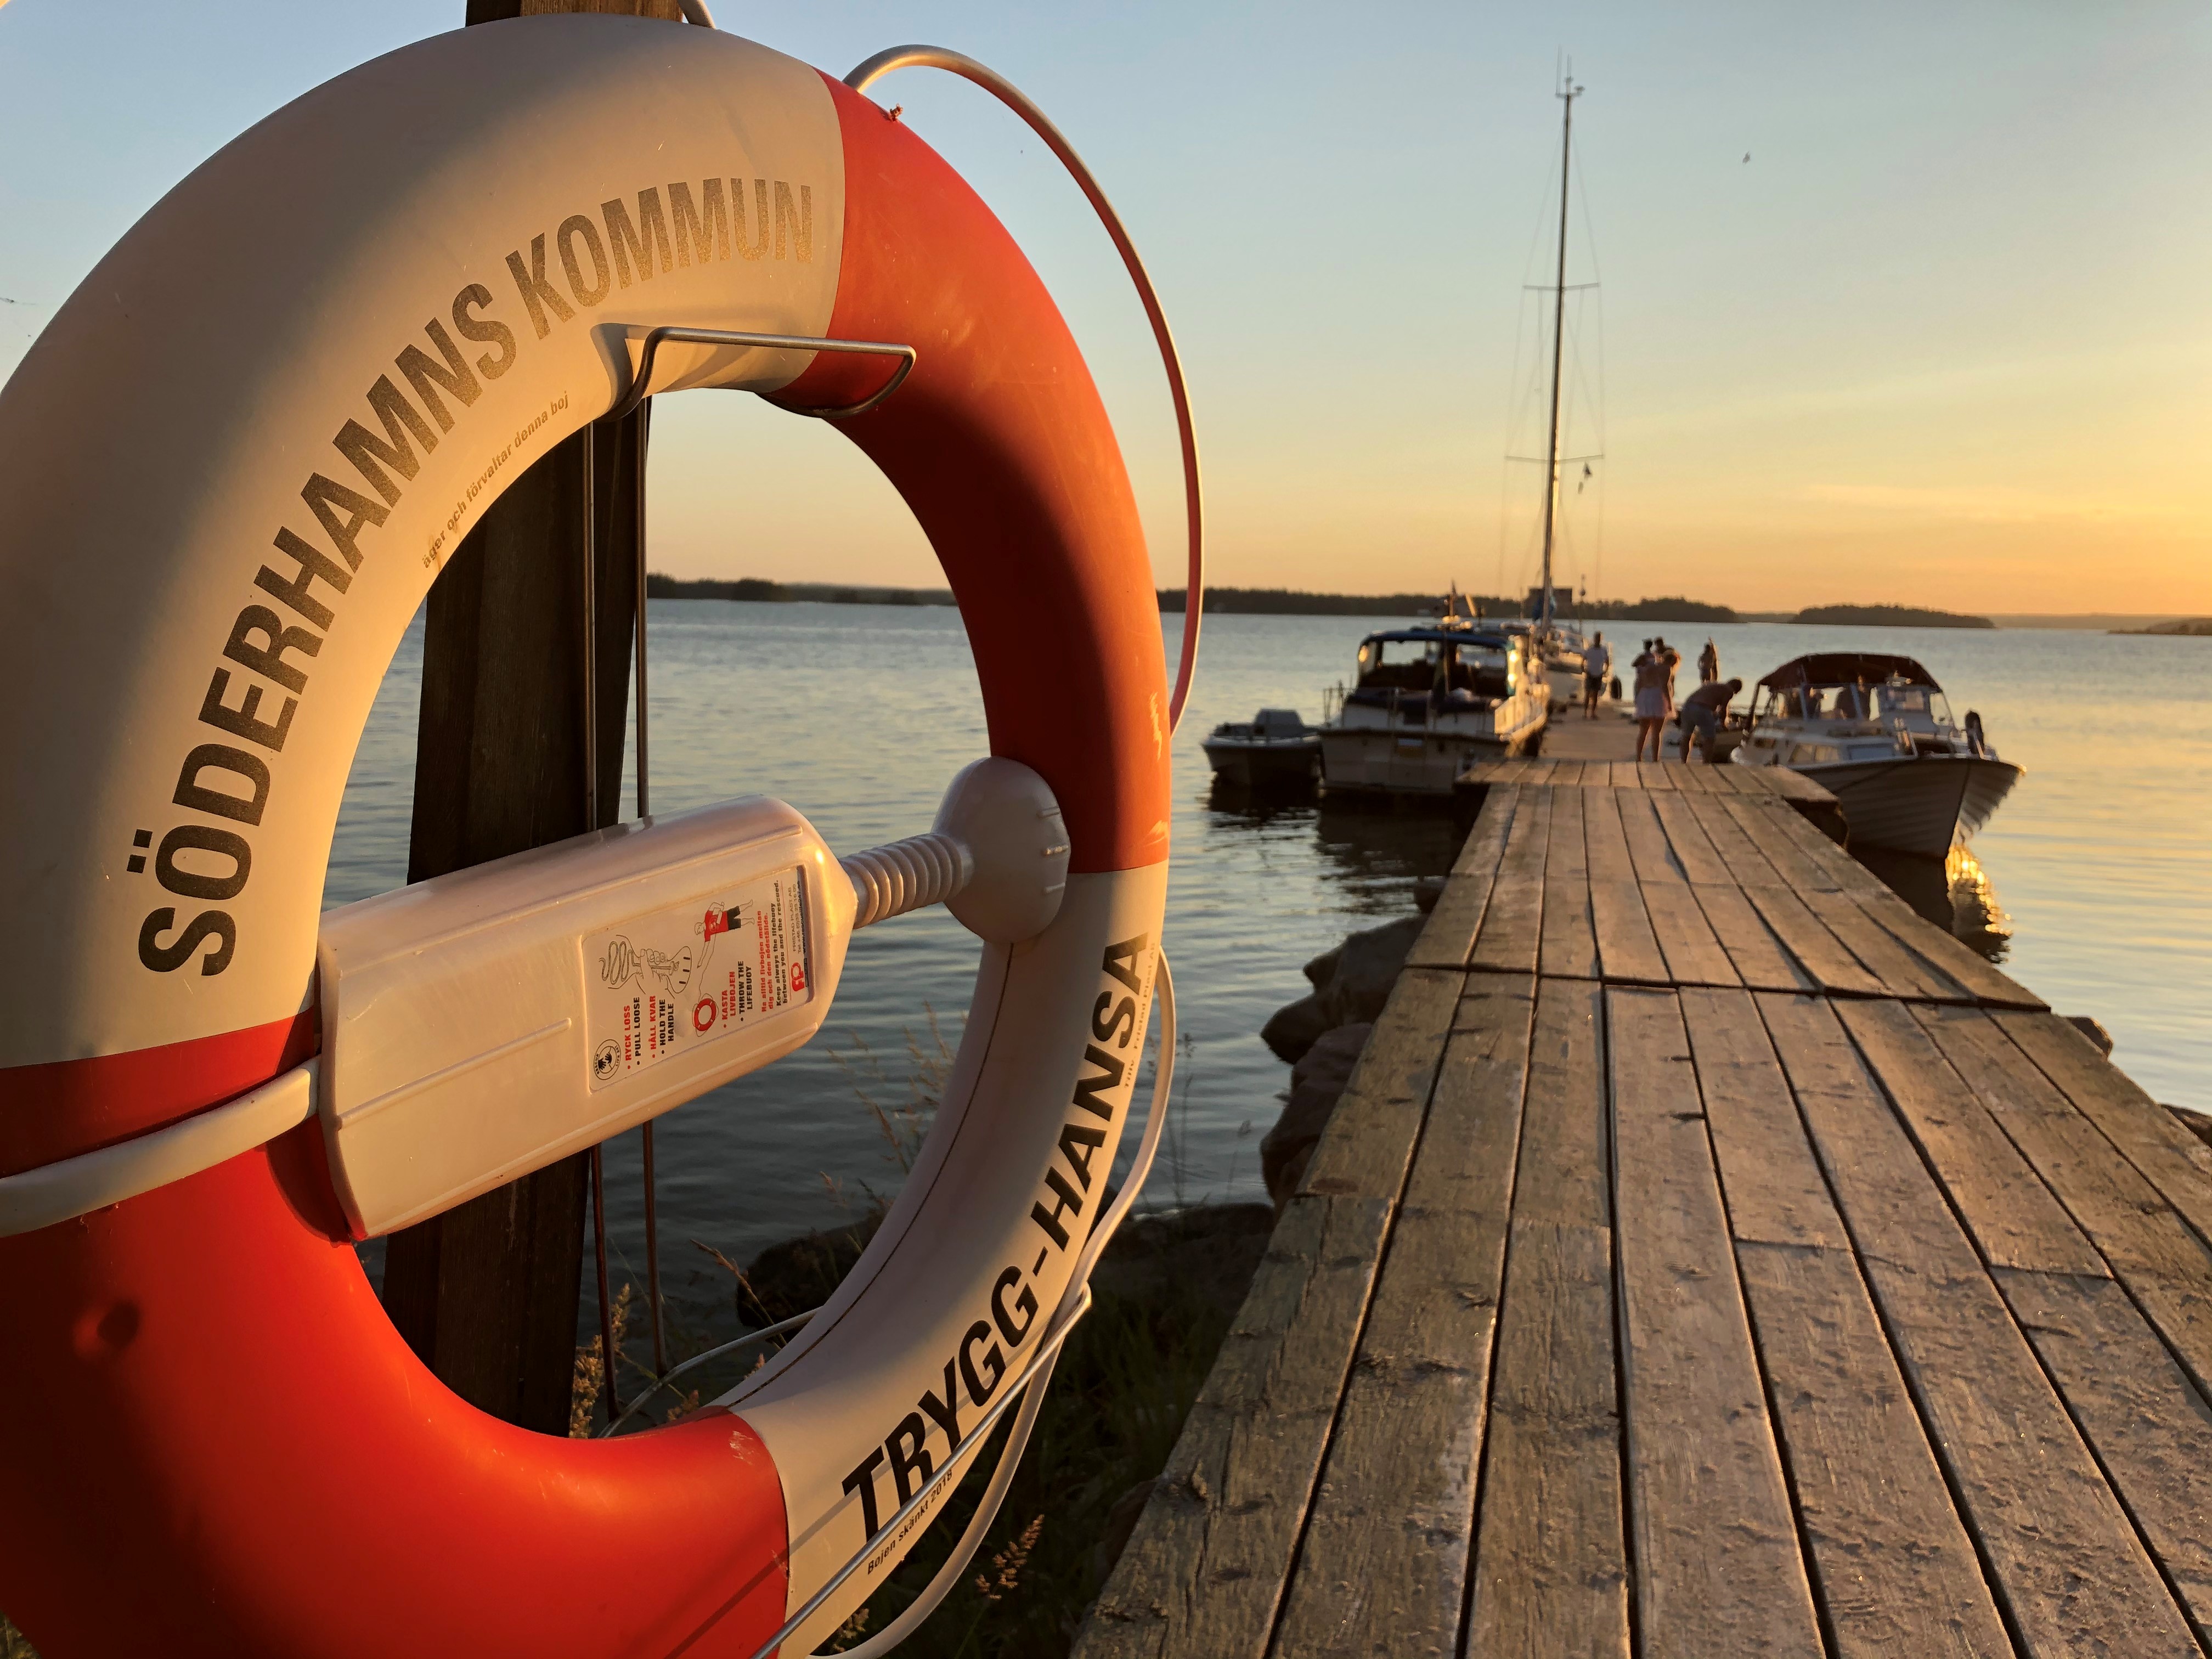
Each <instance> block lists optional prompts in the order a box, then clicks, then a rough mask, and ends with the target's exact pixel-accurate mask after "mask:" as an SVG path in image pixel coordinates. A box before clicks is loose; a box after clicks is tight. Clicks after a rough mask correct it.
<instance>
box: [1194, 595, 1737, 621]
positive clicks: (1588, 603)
mask: <svg viewBox="0 0 2212 1659" xmlns="http://www.w3.org/2000/svg"><path fill="white" fill-rule="evenodd" d="M1188 602H1189V600H1188V593H1187V592H1186V591H1185V590H1184V589H1182V588H1180V587H1164V588H1162V589H1161V590H1160V609H1161V610H1163V611H1181V610H1182V609H1183V608H1184V606H1185V605H1187V604H1188ZM1437 603H1438V596H1437V594H1435V593H1309V592H1303V591H1301V590H1299V589H1296V588H1288V587H1209V588H1207V589H1206V614H1207V615H1208V616H1224V617H1236V616H1249V617H1414V616H1419V614H1420V613H1421V612H1422V611H1425V610H1432V609H1434V608H1435V606H1436V605H1437ZM1461 603H1462V605H1468V606H1470V607H1472V608H1473V609H1474V611H1475V614H1476V615H1478V616H1481V617H1521V616H1525V615H1526V614H1527V608H1526V606H1525V605H1524V604H1523V603H1522V601H1521V600H1518V599H1509V598H1507V597H1505V596H1504V595H1503V594H1498V593H1470V594H1464V595H1462V597H1461ZM1559 613H1560V614H1561V615H1562V616H1566V617H1583V618H1584V619H1586V620H1591V621H1597V622H1613V621H1615V620H1620V621H1642V622H1716V623H1729V622H1735V621H1736V620H1738V618H1737V616H1736V613H1735V611H1732V610H1730V609H1729V607H1728V606H1727V605H1706V604H1704V603H1702V602H1701V601H1699V600H1697V599H1638V600H1635V601H1634V602H1630V601H1628V600H1626V599H1589V600H1583V601H1580V602H1572V601H1563V602H1562V603H1561V604H1560V605H1559Z"/></svg>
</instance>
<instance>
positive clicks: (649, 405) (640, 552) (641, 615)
mask: <svg viewBox="0 0 2212 1659" xmlns="http://www.w3.org/2000/svg"><path fill="white" fill-rule="evenodd" d="M700 10H701V11H702V14H703V13H704V11H705V8H704V7H703V6H702V7H701V8H700ZM705 27H708V28H712V27H714V20H713V19H712V18H711V17H709V18H708V19H707V21H706V24H705ZM652 422H653V400H652V399H651V398H647V399H646V400H645V401H644V402H643V403H641V404H639V405H638V409H637V418H636V422H635V432H634V434H633V437H632V453H633V454H634V455H635V465H634V468H633V471H632V474H631V477H630V492H631V494H632V495H633V496H634V497H635V510H636V518H635V523H634V525H633V530H634V532H635V533H634V536H633V539H634V540H635V542H636V544H637V561H636V563H637V568H636V570H635V578H636V581H637V595H636V605H635V611H636V612H637V617H636V634H637V639H636V643H635V647H634V652H635V657H636V664H635V666H636V676H637V678H636V690H635V693H634V694H633V695H634V696H635V698H636V702H637V708H636V710H635V718H636V726H637V815H638V817H641V818H642V817H646V816H647V814H649V813H650V812H651V811H652V810H653V795H652V775H653V766H652V750H651V748H650V747H649V742H648V739H649V728H650V725H651V722H650V720H648V718H647V707H648V705H647V700H646V684H647V682H646V671H645V645H646V632H645V600H646V590H647V586H649V584H648V583H647V580H646V576H647V572H646V550H645V506H646V502H645V481H646V465H647V441H648V438H649V436H650V435H651V433H652V429H653V425H652ZM639 1140H640V1142H641V1162H642V1164H643V1166H644V1168H643V1175H644V1182H645V1294H646V1301H647V1310H648V1311H649V1312H650V1313H651V1315H652V1316H653V1375H654V1376H665V1375H666V1374H667V1371H668V1339H667V1335H666V1333H665V1329H664V1325H665V1321H664V1320H663V1318H662V1308H661V1300H660V1204H659V1182H657V1180H656V1179H655V1170H654V1167H653V1150H654V1149H653V1120H652V1119H651V1118H647V1119H646V1121H645V1123H644V1125H643V1127H641V1130H640V1133H639ZM608 1420H609V1421H612V1420H613V1413H612V1411H611V1410H610V1412H609V1413H608Z"/></svg>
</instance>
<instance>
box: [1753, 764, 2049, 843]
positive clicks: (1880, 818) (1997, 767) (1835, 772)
mask: <svg viewBox="0 0 2212 1659" xmlns="http://www.w3.org/2000/svg"><path fill="white" fill-rule="evenodd" d="M1795 770H1796V771H1798V772H1801V773H1802V774H1803V775H1805V776H1806V777H1808V778H1810V779H1812V780H1813V781H1814V782H1815V783H1817V784H1819V785H1820V787H1822V788H1824V789H1826V790H1827V791H1828V792H1829V793H1831V794H1832V795H1834V796H1835V798H1836V799H1837V800H1838V801H1839V802H1840V803H1842V805H1843V809H1844V821H1845V822H1846V823H1849V824H1850V831H1851V844H1852V845H1853V846H1855V847H1857V846H1868V847H1886V848H1890V849H1891V850H1892V851H1893V852H1899V853H1913V854H1918V855H1920V856H1921V857H1923V858H1938V859H1940V858H1942V857H1943V856H1944V855H1945V854H1948V852H1949V851H1950V850H1951V849H1952V848H1954V847H1963V846H1965V845H1966V842H1969V841H1971V840H1972V838H1973V836H1975V834H1976V833H1977V832H1978V830H1979V829H1981V828H1982V826H1983V825H1984V824H1985V823H1988V822H1989V821H1990V815H1991V814H1992V813H1994V812H1995V811H1996V809H1997V807H1998V805H2000V804H2001V803H2002V801H2003V799H2004V798H2005V797H2006V796H2007V795H2008V794H2010V793H2012V787H2013V785H2014V784H2015V783H2016V782H2018V781H2019V779H2020V768H2018V767H2017V766H2015V765H2013V764H2012V763H2010V762H2009V761H2000V760H1990V759H1985V758H1984V757H1979V756H1969V755H1962V756H1956V757H1939V756H1923V757H1903V756H1900V757H1898V758H1896V759H1893V760H1878V761H1844V762H1841V763H1832V764H1829V765H1820V766H1800V767H1797V768H1795Z"/></svg>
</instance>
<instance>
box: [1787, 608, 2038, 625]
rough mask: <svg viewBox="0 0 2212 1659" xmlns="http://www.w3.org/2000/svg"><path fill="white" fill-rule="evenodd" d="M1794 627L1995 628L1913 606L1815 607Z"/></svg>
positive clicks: (1955, 614)
mask: <svg viewBox="0 0 2212 1659" xmlns="http://www.w3.org/2000/svg"><path fill="white" fill-rule="evenodd" d="M1790 621H1791V622H1793V623H1826V624H1827V625H1828V626H1830V627H1832V628H1995V627H1996V623H1993V622H1991V621H1990V619H1989V618H1988V617H1968V616H1964V615H1961V614H1960V612H1958V611H1927V610H1923V609H1922V608H1921V607H1920V606H1918V605H1814V606H1812V607H1810V608H1809V609H1808V610H1804V611H1799V612H1798V613H1797V614H1796V616H1794V617H1791V618H1790Z"/></svg>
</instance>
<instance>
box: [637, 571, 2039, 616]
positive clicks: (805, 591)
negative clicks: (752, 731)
mask: <svg viewBox="0 0 2212 1659" xmlns="http://www.w3.org/2000/svg"><path fill="white" fill-rule="evenodd" d="M645 591H646V594H647V597H648V598H650V599H738V600H742V601H745V602H748V603H750V604H755V605H788V604H793V603H795V602H798V601H800V600H811V601H813V602H814V603H816V604H817V605H951V603H952V592H951V589H949V588H943V587H845V586H837V585H836V584H835V583H831V582H772V581H764V580H762V579H760V578H759V577H757V576H741V577H739V578H738V579H737V580H732V581H724V580H715V579H713V578H702V579H699V580H687V579H684V578H682V577H677V576H668V575H663V574H661V573H660V572H659V571H654V572H653V573H652V574H649V575H648V576H647V577H646V579H645ZM1158 593H1159V606H1160V609H1161V610H1162V611H1182V609H1183V607H1184V605H1185V604H1186V603H1187V598H1188V596H1187V594H1186V592H1185V591H1184V590H1183V589H1182V588H1180V587H1164V588H1161V589H1159V590H1158ZM1440 602H1441V601H1440V597H1439V596H1438V595H1437V594H1435V593H1312V592H1306V591H1304V589H1300V588H1292V587H1209V588H1207V589H1206V612H1207V614H1208V615H1210V616H1220V617H1239V616H1242V617H1418V616H1419V615H1421V614H1422V613H1423V612H1424V611H1434V610H1435V609H1436V608H1437V605H1438V604H1439V603H1440ZM1460 603H1461V604H1462V605H1463V606H1465V607H1467V608H1468V609H1470V610H1472V611H1474V613H1475V615H1477V616H1478V617H1494V618H1504V617H1522V616H1526V615H1527V614H1528V607H1527V605H1526V603H1525V602H1524V601H1522V600H1518V599H1508V598H1507V597H1505V596H1504V595H1503V594H1499V593H1470V594H1462V596H1461V599H1460ZM1559 611H1560V614H1561V615H1562V616H1565V617H1579V618H1580V619H1582V620H1583V621H1584V622H1668V623H1733V622H1743V621H1746V620H1753V621H1767V620H1771V621H1776V622H1783V621H1788V622H1793V623H1827V624H1829V625H1830V626H1838V625H1843V626H1850V625H1858V626H1863V627H1880V628H1993V627H1995V626H1996V624H1995V623H1992V622H1991V621H1990V619H1989V618H1988V617H1968V616H1962V615H1960V614H1958V613H1956V612H1954V611H1929V610H1923V609H1921V608H1919V607H1917V606H1914V605H1814V606H1813V607H1812V608H1811V609H1810V610H1806V611H1799V612H1797V613H1796V615H1795V616H1794V617H1793V616H1771V617H1753V618H1746V617H1743V616H1741V615H1740V614H1739V613H1738V612H1736V611H1735V610H1733V609H1731V608H1730V607H1729V606H1728V605H1709V604H1707V603H1705V601H1704V600H1702V599H1683V598H1681V597H1680V596H1679V595H1675V596H1672V597H1666V598H1661V599H1634V600H1629V599H1582V600H1567V599H1564V598H1563V599H1562V602H1561V604H1560V605H1559Z"/></svg>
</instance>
